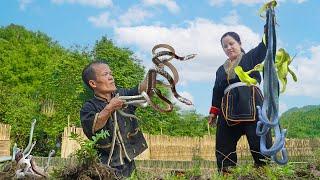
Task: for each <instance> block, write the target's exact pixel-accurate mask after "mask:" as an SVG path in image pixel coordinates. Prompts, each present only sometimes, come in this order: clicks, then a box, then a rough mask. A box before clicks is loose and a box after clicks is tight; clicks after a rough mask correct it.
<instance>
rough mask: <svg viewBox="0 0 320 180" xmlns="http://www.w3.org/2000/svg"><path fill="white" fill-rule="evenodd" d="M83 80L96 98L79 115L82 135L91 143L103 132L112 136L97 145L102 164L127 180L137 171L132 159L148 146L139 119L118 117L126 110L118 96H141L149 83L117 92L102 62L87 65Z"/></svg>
mask: <svg viewBox="0 0 320 180" xmlns="http://www.w3.org/2000/svg"><path fill="white" fill-rule="evenodd" d="M82 79H83V81H84V83H85V84H86V85H87V86H88V87H89V88H90V89H92V90H93V92H94V97H93V98H92V99H90V100H88V101H86V102H85V104H84V105H83V107H82V109H81V111H80V119H81V125H82V127H83V131H84V133H85V134H86V136H87V137H88V138H89V139H91V138H92V136H94V135H95V134H96V133H99V132H100V131H101V130H105V131H108V132H109V134H110V136H107V138H106V139H103V140H101V141H99V142H98V148H97V150H98V152H99V154H100V159H101V162H102V163H104V164H106V165H107V166H110V167H112V168H114V169H115V171H116V175H118V176H124V177H128V176H130V174H131V173H132V171H133V170H134V169H135V164H134V160H133V159H134V158H135V157H136V156H138V155H139V154H141V153H142V152H143V151H144V150H145V149H147V143H146V140H145V138H144V136H143V134H142V132H141V131H140V129H139V127H138V122H137V120H136V119H133V118H130V117H125V116H122V115H121V114H119V113H115V111H116V110H118V109H121V108H123V106H124V101H123V100H121V99H119V98H118V97H117V96H116V94H119V95H120V96H133V95H138V94H140V91H141V90H143V89H145V85H144V84H146V83H142V84H139V85H138V86H136V87H134V88H132V89H117V88H116V86H115V82H114V79H113V76H112V71H111V70H110V68H109V66H108V65H107V64H106V63H105V62H102V61H94V62H92V63H90V64H89V65H87V66H86V67H85V68H84V70H83V72H82ZM144 82H145V81H144ZM135 109H136V107H135V106H132V105H128V106H127V107H126V108H124V109H122V110H123V111H124V112H125V113H128V114H134V112H135ZM114 114H116V117H117V118H116V119H117V121H116V119H115V117H114Z"/></svg>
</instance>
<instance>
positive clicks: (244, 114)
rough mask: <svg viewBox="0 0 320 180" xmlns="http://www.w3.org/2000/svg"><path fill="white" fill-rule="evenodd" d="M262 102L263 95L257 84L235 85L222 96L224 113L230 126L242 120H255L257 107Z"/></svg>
mask: <svg viewBox="0 0 320 180" xmlns="http://www.w3.org/2000/svg"><path fill="white" fill-rule="evenodd" d="M262 103H263V96H262V93H261V90H260V89H259V88H258V87H257V86H239V87H235V88H233V89H231V90H230V91H229V92H227V93H226V94H225V95H224V97H223V98H222V102H221V109H222V114H223V116H224V119H225V120H226V121H227V124H228V125H229V126H233V125H236V124H239V123H241V122H254V121H256V119H257V118H256V117H257V116H258V115H257V110H256V107H257V106H261V105H262Z"/></svg>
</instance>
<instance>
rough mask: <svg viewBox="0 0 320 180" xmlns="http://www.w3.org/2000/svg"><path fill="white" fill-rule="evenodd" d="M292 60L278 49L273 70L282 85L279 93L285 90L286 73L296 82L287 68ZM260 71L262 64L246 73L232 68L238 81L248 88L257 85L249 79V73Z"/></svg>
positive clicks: (281, 49) (240, 68)
mask: <svg viewBox="0 0 320 180" xmlns="http://www.w3.org/2000/svg"><path fill="white" fill-rule="evenodd" d="M293 59H294V57H293V58H291V57H290V55H289V54H288V53H287V52H286V51H285V50H284V49H283V48H280V49H279V50H278V51H277V53H276V59H275V68H276V70H277V75H278V79H279V80H280V82H281V84H282V88H281V91H280V92H281V93H283V92H284V91H285V90H286V85H287V76H288V73H290V74H291V76H292V79H293V80H294V81H295V82H297V76H296V75H295V73H294V72H293V71H292V70H291V69H290V67H289V65H290V64H291V62H292V61H293ZM262 70H263V64H262V63H261V64H257V65H256V66H255V67H254V68H253V69H251V70H250V71H247V72H245V71H243V69H242V67H241V66H237V67H235V68H234V71H235V73H236V74H237V75H238V77H239V79H240V81H241V82H244V83H246V84H247V85H248V86H250V85H256V84H257V80H255V79H254V78H252V77H250V73H251V72H253V71H259V72H262Z"/></svg>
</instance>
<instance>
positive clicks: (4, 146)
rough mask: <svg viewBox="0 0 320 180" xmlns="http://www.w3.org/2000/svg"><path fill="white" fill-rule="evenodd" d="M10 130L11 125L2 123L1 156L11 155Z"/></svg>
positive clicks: (0, 136) (0, 132)
mask: <svg viewBox="0 0 320 180" xmlns="http://www.w3.org/2000/svg"><path fill="white" fill-rule="evenodd" d="M10 130H11V126H10V125H8V124H2V123H0V156H8V155H10Z"/></svg>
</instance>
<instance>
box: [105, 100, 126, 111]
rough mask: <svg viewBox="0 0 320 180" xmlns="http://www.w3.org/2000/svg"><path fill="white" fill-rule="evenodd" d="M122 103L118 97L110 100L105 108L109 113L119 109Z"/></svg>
mask: <svg viewBox="0 0 320 180" xmlns="http://www.w3.org/2000/svg"><path fill="white" fill-rule="evenodd" d="M124 103H125V101H124V100H122V99H119V98H118V97H114V98H112V99H111V100H110V102H109V104H108V105H107V106H106V107H105V108H108V109H109V110H110V111H114V110H117V109H121V108H122V107H123V104H124Z"/></svg>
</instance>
